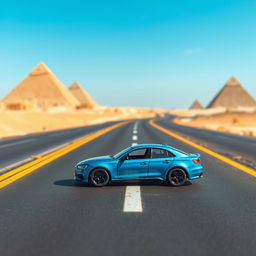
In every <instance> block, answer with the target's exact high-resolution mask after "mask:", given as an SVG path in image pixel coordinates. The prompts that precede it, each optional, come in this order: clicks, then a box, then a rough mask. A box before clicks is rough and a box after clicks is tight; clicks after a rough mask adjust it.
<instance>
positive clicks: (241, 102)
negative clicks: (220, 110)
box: [207, 76, 256, 108]
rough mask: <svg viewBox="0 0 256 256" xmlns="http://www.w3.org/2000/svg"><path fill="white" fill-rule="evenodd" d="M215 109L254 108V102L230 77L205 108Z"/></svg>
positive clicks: (234, 79)
mask: <svg viewBox="0 0 256 256" xmlns="http://www.w3.org/2000/svg"><path fill="white" fill-rule="evenodd" d="M216 107H225V108H237V107H256V101H255V99H254V98H253V97H252V96H251V95H250V94H249V93H248V92H247V91H246V90H245V89H244V88H243V86H242V85H241V84H240V82H239V81H238V80H237V79H236V78H235V77H234V76H232V77H231V78H230V79H229V80H228V81H227V82H226V84H225V85H224V87H223V88H222V89H221V90H220V91H219V93H218V94H217V95H216V96H215V97H214V98H213V99H212V101H211V102H210V103H209V104H208V106H207V108H216Z"/></svg>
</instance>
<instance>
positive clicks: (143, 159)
mask: <svg viewBox="0 0 256 256" xmlns="http://www.w3.org/2000/svg"><path fill="white" fill-rule="evenodd" d="M202 175H203V167H202V165H201V160H200V155H199V154H188V153H185V152H183V151H181V150H178V149H175V148H173V147H170V146H168V145H165V144H162V145H160V144H140V145H136V146H131V147H129V148H126V149H124V150H122V151H121V152H119V153H117V154H116V155H114V156H100V157H94V158H90V159H86V160H83V161H81V162H79V163H78V164H77V165H76V166H75V177H74V179H75V180H76V181H81V182H90V183H91V184H92V185H94V186H97V187H102V186H105V185H107V184H108V183H109V182H110V181H115V180H138V179H158V180H162V181H167V182H169V183H170V184H171V185H173V186H181V185H183V184H184V183H185V182H186V181H187V180H193V179H197V178H200V177H202Z"/></svg>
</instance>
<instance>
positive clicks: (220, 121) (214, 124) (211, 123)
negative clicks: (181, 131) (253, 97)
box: [175, 111, 256, 136]
mask: <svg viewBox="0 0 256 256" xmlns="http://www.w3.org/2000/svg"><path fill="white" fill-rule="evenodd" d="M175 122H176V123H179V124H181V125H186V126H191V127H198V128H203V129H210V130H216V131H222V132H229V133H234V134H239V135H247V136H256V111H254V112H251V113H246V112H225V113H219V114H215V115H210V116H194V117H184V116H183V117H180V118H176V120H175Z"/></svg>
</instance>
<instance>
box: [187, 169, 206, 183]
mask: <svg viewBox="0 0 256 256" xmlns="http://www.w3.org/2000/svg"><path fill="white" fill-rule="evenodd" d="M203 174H204V170H203V167H202V166H200V167H198V168H196V169H193V170H191V171H190V172H189V177H188V178H189V180H195V179H199V178H202V177H203Z"/></svg>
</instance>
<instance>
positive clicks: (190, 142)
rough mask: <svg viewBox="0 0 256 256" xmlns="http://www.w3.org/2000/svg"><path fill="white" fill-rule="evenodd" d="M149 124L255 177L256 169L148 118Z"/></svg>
mask: <svg viewBox="0 0 256 256" xmlns="http://www.w3.org/2000/svg"><path fill="white" fill-rule="evenodd" d="M149 124H150V125H151V126H153V127H154V128H156V129H157V130H159V131H161V132H164V133H166V134H168V135H170V136H172V137H174V138H175V139H178V140H180V141H182V142H184V143H186V144H188V145H190V146H192V147H194V148H197V149H199V150H201V151H203V152H205V153H207V154H208V155H211V156H213V157H215V158H217V159H219V160H221V161H223V162H225V163H227V164H229V165H232V166H233V167H236V168H237V169H239V170H241V171H243V172H246V173H248V174H250V175H252V176H254V177H256V171H255V170H253V169H251V168H248V167H246V166H245V165H242V164H239V163H237V162H235V161H233V160H231V159H229V158H227V157H225V156H222V155H220V154H218V153H216V152H214V151H212V150H210V149H208V148H205V147H202V146H200V145H198V144H196V143H194V142H192V141H190V140H188V139H185V138H183V137H181V136H180V135H178V134H176V133H174V132H172V131H169V130H167V129H165V128H164V127H162V126H160V125H158V124H156V123H155V122H154V121H153V120H150V121H149Z"/></svg>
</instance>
